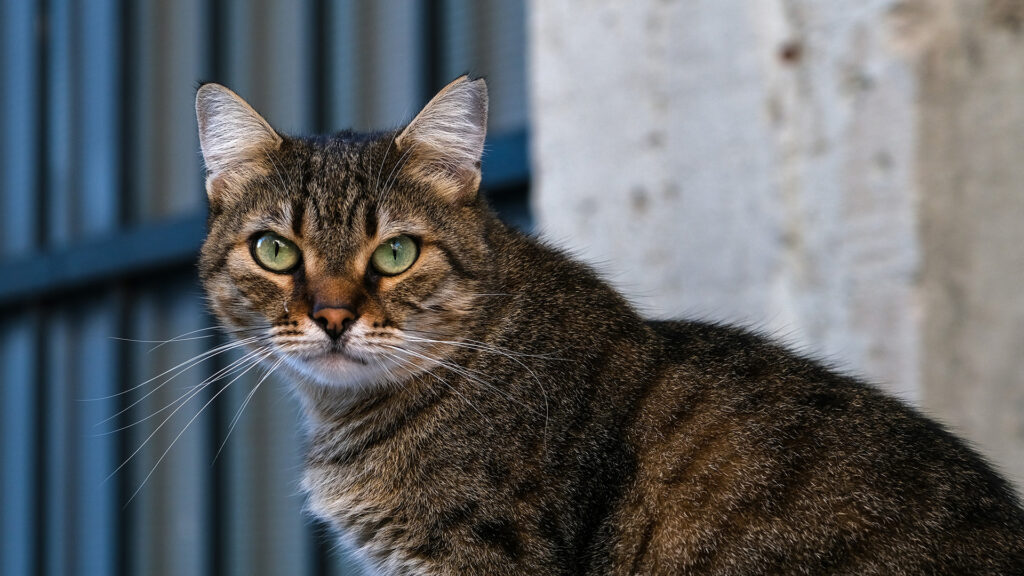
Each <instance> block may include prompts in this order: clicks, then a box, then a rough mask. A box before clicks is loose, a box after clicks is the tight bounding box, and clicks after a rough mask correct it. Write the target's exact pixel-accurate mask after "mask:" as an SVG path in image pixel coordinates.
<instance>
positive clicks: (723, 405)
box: [615, 322, 1024, 574]
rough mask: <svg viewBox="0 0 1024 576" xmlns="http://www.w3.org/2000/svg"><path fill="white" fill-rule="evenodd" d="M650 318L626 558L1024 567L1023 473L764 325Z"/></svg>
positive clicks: (743, 568) (771, 566) (626, 562)
mask: <svg viewBox="0 0 1024 576" xmlns="http://www.w3.org/2000/svg"><path fill="white" fill-rule="evenodd" d="M648 327H649V328H650V330H651V331H652V333H653V340H654V341H655V342H656V343H657V344H656V345H658V346H660V347H661V355H660V365H659V369H658V370H657V372H656V374H655V376H654V377H653V378H652V379H651V381H650V382H647V383H646V388H647V389H646V391H645V393H644V397H643V400H642V402H643V406H642V407H641V410H640V411H639V414H640V415H641V416H640V418H639V419H638V420H637V422H636V425H635V426H634V427H633V429H632V432H631V437H630V441H631V443H632V444H633V445H634V446H635V449H636V453H637V463H638V466H637V475H636V478H635V481H634V489H633V490H631V491H629V492H628V494H627V496H626V497H625V499H624V502H623V505H622V508H621V511H620V515H619V522H620V527H621V528H622V531H621V534H622V539H621V540H620V542H619V543H618V545H617V546H616V556H618V558H619V561H618V562H617V563H616V564H615V565H616V566H617V567H618V568H619V569H620V572H622V573H648V572H666V571H668V572H672V571H674V570H672V569H671V568H673V567H672V566H668V565H665V564H664V562H671V563H673V564H675V567H677V568H679V570H680V571H683V572H686V571H687V570H688V571H689V573H713V574H719V573H721V574H745V573H804V574H820V573H850V574H899V573H914V574H918V573H921V574H929V573H941V574H946V573H950V574H952V573H991V574H1018V573H1024V513H1022V511H1021V509H1020V507H1019V504H1018V502H1017V499H1016V496H1015V495H1014V493H1013V490H1012V488H1011V487H1010V486H1009V485H1008V484H1007V483H1006V482H1005V481H1003V480H1002V479H1001V478H999V477H998V475H996V474H995V473H994V472H993V471H992V470H991V468H990V467H989V466H988V465H987V464H986V463H985V462H984V461H983V460H982V459H981V458H980V457H979V456H978V455H977V454H976V453H975V452H974V451H973V450H971V449H970V448H968V447H967V446H966V445H965V444H964V443H963V442H962V441H960V440H958V439H956V438H955V437H954V436H952V435H951V434H949V433H948V432H946V431H945V430H944V429H943V428H942V427H941V426H939V425H938V424H936V423H935V422H933V421H931V420H929V419H926V418H924V417H922V416H921V415H920V414H918V413H917V412H915V411H914V410H913V409H911V408H909V407H907V406H906V405H904V404H903V403H901V402H899V401H897V400H895V399H893V398H890V397H888V396H886V395H884V394H882V393H880V392H879V391H878V390H876V389H875V388H873V387H871V386H869V385H867V384H864V383H862V382H860V381H858V380H856V379H853V378H850V377H847V376H843V375H841V374H838V373H836V372H834V371H831V370H829V369H827V368H826V367H824V366H822V365H820V364H818V363H816V362H813V361H809V360H806V359H804V358H801V357H799V356H797V355H795V354H792V353H790V352H788V351H786V350H785V349H784V348H782V347H780V346H777V345H775V344H773V343H771V342H770V341H769V340H767V339H765V338H762V337H760V336H758V335H756V334H752V333H749V332H746V331H743V330H740V329H737V328H732V327H726V326H719V325H714V324H705V323H698V322H650V323H648ZM676 563H677V564H676Z"/></svg>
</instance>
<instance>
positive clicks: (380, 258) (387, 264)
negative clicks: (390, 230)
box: [370, 235, 419, 276]
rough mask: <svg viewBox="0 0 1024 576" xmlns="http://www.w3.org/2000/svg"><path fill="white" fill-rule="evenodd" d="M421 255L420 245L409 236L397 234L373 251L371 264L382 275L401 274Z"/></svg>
mask: <svg viewBox="0 0 1024 576" xmlns="http://www.w3.org/2000/svg"><path fill="white" fill-rule="evenodd" d="M417 256H419V246H417V245H416V241H415V240H413V239H412V238H409V237H408V236H404V235H403V236H395V237H394V238H391V239H390V240H387V241H385V242H383V243H382V244H381V245H380V246H377V249H376V250H374V251H373V256H372V257H371V258H370V264H372V265H373V269H374V270H376V271H377V273H379V274H381V275H382V276H394V275H396V274H401V273H402V272H405V271H406V270H408V269H409V267H410V266H412V264H413V262H415V261H416V257H417Z"/></svg>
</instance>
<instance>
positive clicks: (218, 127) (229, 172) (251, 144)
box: [196, 83, 283, 201]
mask: <svg viewBox="0 0 1024 576" xmlns="http://www.w3.org/2000/svg"><path fill="white" fill-rule="evenodd" d="M196 119H197V120H198V122H199V146H200V147H201V148H202V150H203V162H204V163H205V164H206V193H207V194H208V195H209V197H210V200H211V201H212V200H220V199H222V198H220V197H221V196H223V195H224V194H225V193H226V192H227V191H229V190H232V189H237V187H238V185H239V184H241V183H242V182H244V181H245V180H246V179H248V178H250V177H252V176H253V175H255V174H259V173H263V172H265V171H266V162H265V160H266V157H267V154H268V153H270V152H272V151H274V150H277V148H278V147H280V146H281V142H283V139H282V138H281V136H279V135H278V134H277V132H275V131H274V129H273V128H271V127H270V124H268V123H267V121H266V120H264V119H263V117H262V116H260V115H259V114H257V113H256V111H255V110H253V109H252V106H249V103H248V102H246V101H245V100H242V98H241V97H239V96H238V94H235V93H234V92H232V91H231V90H228V89H227V88H225V87H224V86H221V85H220V84H213V83H210V84H203V85H202V86H200V87H199V91H198V92H196Z"/></svg>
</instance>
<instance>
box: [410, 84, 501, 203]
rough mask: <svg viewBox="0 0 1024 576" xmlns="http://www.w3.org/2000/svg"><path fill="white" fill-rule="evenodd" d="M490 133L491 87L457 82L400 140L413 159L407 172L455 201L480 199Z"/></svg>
mask: <svg viewBox="0 0 1024 576" xmlns="http://www.w3.org/2000/svg"><path fill="white" fill-rule="evenodd" d="M486 135H487V84H486V83H485V82H484V80H483V79H482V78H481V79H477V80H469V78H468V76H462V77H460V78H457V79H456V80H455V81H453V82H452V83H451V84H448V85H447V86H445V87H444V88H443V89H442V90H441V91H440V92H438V93H437V95H436V96H434V97H433V98H432V99H431V100H430V102H428V103H427V105H426V106H425V107H424V108H423V110H422V111H420V113H419V114H417V115H416V117H415V118H413V120H412V122H410V123H409V125H408V126H407V127H406V128H405V130H403V131H402V133H401V134H400V135H399V136H398V137H397V138H396V139H395V145H396V147H397V148H398V150H399V151H400V152H401V153H403V154H408V156H409V158H408V161H407V162H406V164H405V168H403V171H404V172H405V173H406V174H408V175H409V176H411V177H413V178H416V179H420V180H423V181H426V182H428V183H429V184H431V186H432V187H433V188H434V189H435V190H437V191H438V192H439V193H441V194H442V195H443V196H446V197H448V198H449V199H450V200H453V201H464V200H467V199H469V198H472V197H474V196H475V195H476V192H477V190H478V189H479V187H480V158H481V156H483V152H484V138H485V137H486Z"/></svg>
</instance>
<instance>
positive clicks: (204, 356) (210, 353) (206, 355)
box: [81, 336, 263, 424]
mask: <svg viewBox="0 0 1024 576" xmlns="http://www.w3.org/2000/svg"><path fill="white" fill-rule="evenodd" d="M261 338H263V336H251V337H249V338H244V339H242V340H235V341H234V342H228V343H226V344H221V345H220V346H217V347H216V348H213V349H212V350H207V351H206V352H203V353H201V354H197V355H195V356H193V357H191V358H189V359H188V360H185V361H184V362H182V363H180V364H178V365H177V366H172V367H171V368H168V369H167V370H165V371H163V372H161V373H160V374H157V375H156V376H153V377H152V378H150V379H149V380H146V381H145V382H141V383H139V384H136V385H135V386H132V387H131V388H126V389H124V390H121V391H120V392H115V393H114V394H110V395H108V396H100V397H98V398H83V399H82V400H81V401H83V402H96V401H100V400H110V399H111V398H117V397H118V396H123V395H124V394H128V393H129V392H131V391H133V390H137V389H139V388H141V387H143V386H145V385H146V384H149V383H150V382H152V381H153V380H156V379H157V378H161V377H163V376H165V375H166V374H167V373H168V372H173V371H175V370H178V369H179V368H181V367H182V366H185V365H186V364H189V363H190V362H192V364H189V365H188V366H186V367H185V368H184V369H182V370H181V372H178V373H176V374H174V376H171V377H170V378H169V379H168V380H167V381H168V382H169V381H170V380H173V379H174V378H175V377H177V376H178V375H179V374H181V373H183V372H185V371H187V370H188V369H190V368H192V367H193V366H195V365H196V364H199V363H202V362H204V361H206V360H209V359H210V358H212V357H214V356H217V355H219V354H223V353H224V352H227V351H228V350H232V349H234V348H238V347H241V346H245V345H246V344H251V343H253V342H256V341H258V340H260V339H261ZM164 383H166V382H164ZM162 385H163V384H161V386H162ZM104 422H106V420H104ZM101 424H102V422H101Z"/></svg>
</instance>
